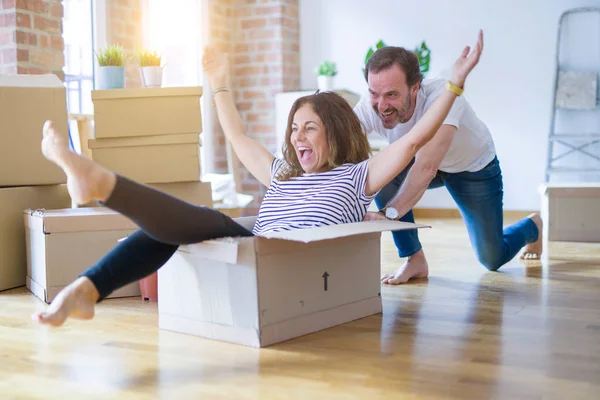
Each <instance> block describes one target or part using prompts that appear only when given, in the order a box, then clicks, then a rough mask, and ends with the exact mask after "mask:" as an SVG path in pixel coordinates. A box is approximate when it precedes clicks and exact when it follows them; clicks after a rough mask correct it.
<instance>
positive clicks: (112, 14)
mask: <svg viewBox="0 0 600 400" xmlns="http://www.w3.org/2000/svg"><path fill="white" fill-rule="evenodd" d="M108 16H109V18H110V19H111V20H112V21H115V20H118V21H127V20H128V19H129V10H127V9H126V8H121V7H110V11H109V13H108Z"/></svg>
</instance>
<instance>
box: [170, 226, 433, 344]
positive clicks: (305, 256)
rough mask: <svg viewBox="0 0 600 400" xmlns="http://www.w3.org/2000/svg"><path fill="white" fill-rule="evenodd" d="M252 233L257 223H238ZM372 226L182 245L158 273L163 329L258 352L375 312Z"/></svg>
mask: <svg viewBox="0 0 600 400" xmlns="http://www.w3.org/2000/svg"><path fill="white" fill-rule="evenodd" d="M236 220H237V221H238V222H239V223H241V224H242V225H244V226H246V228H248V229H251V228H252V226H253V224H254V220H255V218H239V219H236ZM420 227H423V225H416V224H409V223H404V222H395V221H370V222H359V223H353V224H344V225H336V226H329V227H320V228H313V229H301V230H294V231H289V232H280V233H272V234H267V235H264V236H255V237H246V238H223V239H218V240H210V241H205V242H202V243H197V244H193V245H189V246H180V248H179V249H178V251H177V252H176V253H175V254H174V255H173V257H172V258H171V259H170V260H169V261H168V262H167V264H165V265H164V266H163V267H162V268H161V269H160V270H159V271H158V280H159V284H158V297H159V300H158V312H159V327H160V328H161V329H166V330H171V331H176V332H181V333H187V334H192V335H198V336H202V337H205V338H209V339H216V340H222V341H226V342H231V343H237V344H242V345H247V346H253V347H264V346H269V345H272V344H274V343H278V342H281V341H284V340H288V339H291V338H295V337H298V336H301V335H305V334H308V333H311V332H316V331H319V330H322V329H326V328H329V327H332V326H335V325H339V324H343V323H346V322H349V321H352V320H355V319H359V318H363V317H366V316H369V315H372V314H377V313H380V312H381V310H382V304H381V293H380V292H381V281H380V272H381V258H380V254H381V248H380V238H381V232H383V231H391V230H402V229H415V228H420Z"/></svg>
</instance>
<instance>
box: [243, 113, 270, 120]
mask: <svg viewBox="0 0 600 400" xmlns="http://www.w3.org/2000/svg"><path fill="white" fill-rule="evenodd" d="M268 120H269V116H268V115H265V114H264V113H262V114H261V113H248V115H246V121H248V122H257V121H268Z"/></svg>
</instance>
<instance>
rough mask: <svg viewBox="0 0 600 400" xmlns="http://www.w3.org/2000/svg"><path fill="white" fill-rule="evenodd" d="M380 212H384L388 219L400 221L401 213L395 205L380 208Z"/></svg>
mask: <svg viewBox="0 0 600 400" xmlns="http://www.w3.org/2000/svg"><path fill="white" fill-rule="evenodd" d="M379 212H380V213H383V215H385V217H386V218H387V219H391V220H394V221H398V220H399V219H400V214H398V210H396V209H395V208H394V207H383V208H382V209H381V210H379Z"/></svg>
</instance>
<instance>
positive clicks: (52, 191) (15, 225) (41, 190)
mask: <svg viewBox="0 0 600 400" xmlns="http://www.w3.org/2000/svg"><path fill="white" fill-rule="evenodd" d="M70 202H71V199H70V197H69V193H68V192H67V186H66V185H51V186H36V187H18V188H3V189H0V290H6V289H12V288H15V287H19V286H25V277H26V276H27V256H26V254H27V251H26V245H25V226H24V225H23V211H24V210H27V209H29V208H31V209H38V208H47V209H52V208H64V207H68V206H69V204H70Z"/></svg>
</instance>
